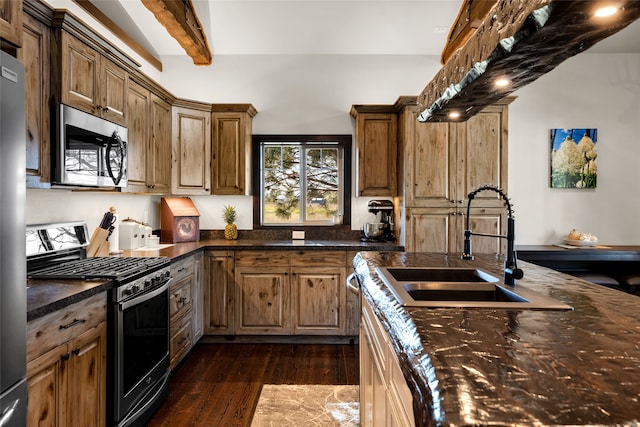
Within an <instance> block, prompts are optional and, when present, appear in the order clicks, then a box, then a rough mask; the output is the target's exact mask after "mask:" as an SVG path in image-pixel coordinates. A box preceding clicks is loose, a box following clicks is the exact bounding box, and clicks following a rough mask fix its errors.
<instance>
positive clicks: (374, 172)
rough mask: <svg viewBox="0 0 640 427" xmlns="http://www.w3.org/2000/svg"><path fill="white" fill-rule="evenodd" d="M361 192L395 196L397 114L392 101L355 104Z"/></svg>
mask: <svg viewBox="0 0 640 427" xmlns="http://www.w3.org/2000/svg"><path fill="white" fill-rule="evenodd" d="M350 114H351V117H353V118H354V119H355V122H356V123H355V139H356V158H357V163H356V171H357V172H356V176H357V195H358V196H375V197H380V196H395V195H396V187H397V185H398V184H397V173H396V171H397V165H396V162H397V152H398V142H397V141H398V118H397V114H396V111H395V108H394V106H393V105H353V106H352V107H351V112H350Z"/></svg>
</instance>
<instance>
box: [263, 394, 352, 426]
mask: <svg viewBox="0 0 640 427" xmlns="http://www.w3.org/2000/svg"><path fill="white" fill-rule="evenodd" d="M358 390H359V388H358V386H357V385H280V384H278V385H275V384H265V385H264V386H262V392H261V393H260V399H259V400H258V406H257V407H256V412H255V415H254V416H253V421H252V422H251V427H271V426H273V427H276V426H277V427H288V426H291V427H293V426H295V427H300V426H304V427H316V426H322V427H328V426H339V427H356V426H359V425H360V415H359V403H358V401H359V397H358V394H359V391H358Z"/></svg>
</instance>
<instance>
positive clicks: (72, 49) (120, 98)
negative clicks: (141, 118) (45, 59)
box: [52, 31, 128, 125]
mask: <svg viewBox="0 0 640 427" xmlns="http://www.w3.org/2000/svg"><path fill="white" fill-rule="evenodd" d="M54 34H55V38H56V41H55V42H54V45H55V47H57V48H59V49H60V51H59V56H58V57H55V56H53V57H52V58H54V60H55V71H56V72H58V73H59V79H60V80H59V87H57V88H56V89H57V90H56V91H55V94H56V100H57V101H59V102H61V103H63V104H66V105H70V106H72V107H75V108H77V109H79V110H82V111H85V112H87V113H89V114H93V115H96V116H100V117H103V118H105V119H107V120H110V121H112V122H115V123H118V124H121V125H124V124H125V116H126V105H127V82H128V74H127V72H126V71H125V70H124V69H122V68H120V67H118V66H117V65H115V64H114V63H113V62H112V61H110V60H109V59H107V58H105V57H104V56H102V55H101V54H100V53H99V52H97V51H96V50H94V49H93V48H91V47H89V46H88V45H86V44H85V43H83V42H82V41H80V40H78V39H76V38H75V37H74V36H72V35H71V34H69V33H67V32H66V31H56V32H55V33H54Z"/></svg>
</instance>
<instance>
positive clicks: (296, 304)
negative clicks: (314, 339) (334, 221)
mask: <svg viewBox="0 0 640 427" xmlns="http://www.w3.org/2000/svg"><path fill="white" fill-rule="evenodd" d="M345 265H346V252H345V251H321V252H320V251H300V252H294V253H292V254H291V309H292V321H293V333H294V334H296V335H343V334H344V330H345V324H346V321H345V316H346V286H345V283H346V282H345V280H346V275H345V271H346V267H345Z"/></svg>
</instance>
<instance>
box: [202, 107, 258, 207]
mask: <svg viewBox="0 0 640 427" xmlns="http://www.w3.org/2000/svg"><path fill="white" fill-rule="evenodd" d="M212 117H213V157H212V165H211V169H212V171H211V175H212V176H213V188H212V193H213V194H237V195H245V194H249V185H248V183H249V182H250V179H251V178H250V173H249V166H250V154H251V119H250V117H249V116H248V114H246V113H214V114H213V116H212Z"/></svg>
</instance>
